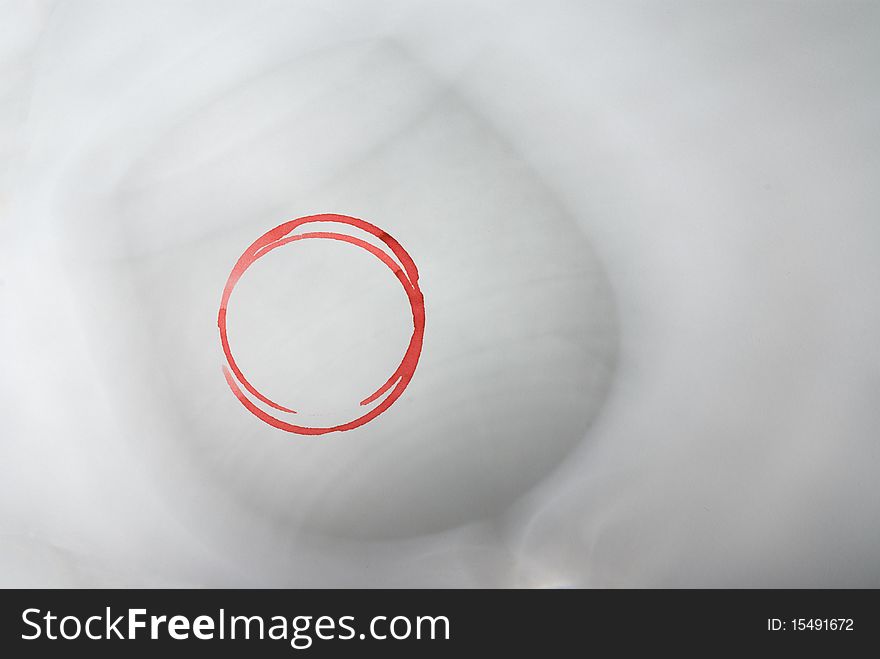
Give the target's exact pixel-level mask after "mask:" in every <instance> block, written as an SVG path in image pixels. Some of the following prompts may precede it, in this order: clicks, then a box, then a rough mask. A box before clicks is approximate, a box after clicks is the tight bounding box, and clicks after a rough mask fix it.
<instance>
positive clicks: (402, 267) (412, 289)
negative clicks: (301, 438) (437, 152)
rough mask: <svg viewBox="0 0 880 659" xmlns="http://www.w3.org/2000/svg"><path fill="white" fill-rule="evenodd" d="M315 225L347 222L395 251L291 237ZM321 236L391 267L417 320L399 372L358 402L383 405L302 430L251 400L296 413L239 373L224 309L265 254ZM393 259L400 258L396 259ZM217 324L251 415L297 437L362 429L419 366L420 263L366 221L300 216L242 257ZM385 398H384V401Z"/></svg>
mask: <svg viewBox="0 0 880 659" xmlns="http://www.w3.org/2000/svg"><path fill="white" fill-rule="evenodd" d="M313 222H333V223H336V224H347V225H349V226H353V227H355V228H357V229H361V230H362V231H365V232H367V233H369V234H371V235H373V236H375V237H376V238H378V239H379V240H380V241H381V242H382V243H384V244H385V245H386V246H387V247H388V249H390V250H391V254H389V253H388V252H386V251H385V250H383V249H381V248H379V247H377V246H376V245H374V244H372V243H370V242H367V241H366V240H362V239H361V238H357V237H355V236H350V235H348V234H345V233H335V232H329V231H313V232H307V233H296V234H294V233H293V232H294V231H295V230H296V229H298V228H299V227H301V226H303V225H306V224H311V223H313ZM319 238H321V239H326V240H339V241H342V242H346V243H350V244H352V245H356V246H357V247H360V248H362V249H365V250H366V251H368V252H369V253H370V254H372V255H373V256H375V257H376V258H378V259H379V260H380V261H381V262H382V263H384V264H385V265H386V266H387V267H388V269H389V270H391V272H393V273H394V276H395V277H397V280H398V281H399V282H400V284H401V286H403V290H404V292H405V293H406V296H407V298H408V299H409V303H410V307H411V308H412V318H413V333H412V338H410V341H409V346H408V347H407V349H406V353H405V354H404V355H403V359H402V360H401V361H400V364H399V365H398V367H397V369H396V370H395V371H394V372H393V373H392V374H391V377H389V378H388V380H387V381H386V382H385V384H383V385H382V386H381V387H379V388H378V389H377V390H376V391H375V392H373V393H372V394H370V395H369V396H367V397H366V398H365V399H364V400H362V401H361V403H360V404H361V406H368V405H370V404H372V403H375V402H376V401H378V400H379V399H382V400H381V402H380V403H379V404H378V405H376V407H374V408H372V409H371V410H370V411H369V412H366V413H365V414H363V415H361V416H359V417H357V418H356V419H354V420H352V421H348V422H347V423H342V424H339V425H335V426H327V427H311V426H300V425H296V424H293V423H288V422H287V421H283V420H282V419H279V418H278V417H277V416H273V415H272V414H270V413H269V412H266V411H265V410H263V409H262V408H261V407H259V406H258V405H257V404H256V403H255V402H254V401H252V400H251V399H250V398H249V397H248V395H247V394H250V395H251V396H252V397H253V398H255V399H257V400H258V401H260V402H261V403H263V404H264V405H265V406H267V407H269V408H272V409H274V410H278V411H280V412H286V413H288V414H296V412H295V411H294V410H292V409H290V408H288V407H284V406H282V405H279V404H278V403H276V402H274V401H272V400H270V399H269V398H267V397H266V396H264V395H263V394H261V393H260V392H259V391H257V389H256V387H254V385H252V384H251V383H250V382H249V381H248V379H247V378H246V377H245V375H244V373H242V371H241V369H240V368H239V367H238V364H236V362H235V358H234V357H233V356H232V350H231V349H230V347H229V338H228V337H227V334H226V309H227V306H228V305H229V297H230V296H231V295H232V291H233V290H234V289H235V285H236V284H237V283H238V280H239V279H241V276H242V275H243V274H244V273H245V271H246V270H247V269H248V268H249V267H250V266H251V265H253V263H254V262H255V261H256V260H257V259H259V258H261V257H263V256H265V255H266V254H268V253H269V252H271V251H272V250H273V249H277V248H279V247H281V246H283V245H286V244H288V243H292V242H295V241H297V240H310V239H319ZM394 257H396V260H395V258H394ZM217 326H218V327H219V328H220V343H221V345H222V346H223V354H224V355H225V356H226V365H225V366H224V367H223V375H224V376H225V377H226V382H227V384H229V388H230V389H231V390H232V393H233V394H235V396H236V398H238V400H239V401H241V404H242V405H244V406H245V408H247V409H248V411H250V412H251V414H253V415H254V416H256V417H257V418H259V419H261V420H263V421H265V422H266V423H268V424H269V425H270V426H273V427H275V428H278V429H280V430H285V431H287V432H292V433H297V434H299V435H323V434H325V433H328V432H337V431H344V430H351V429H353V428H357V427H359V426H362V425H364V424H365V423H368V422H370V421H372V420H373V419H375V418H376V417H377V416H379V415H380V414H382V413H383V412H384V411H385V410H387V409H388V408H389V407H391V405H392V404H393V403H394V401H396V400H397V399H398V398H400V396H401V394H402V393H403V391H404V389H406V387H407V385H409V383H410V380H412V377H413V374H414V373H415V370H416V366H417V365H418V363H419V356H420V355H421V352H422V341H423V339H424V335H425V300H424V297H423V296H422V291H421V289H420V288H419V273H418V270H417V269H416V264H415V263H414V262H413V260H412V258H410V256H409V254H408V253H407V252H406V250H405V249H404V248H403V247H402V246H401V244H400V243H399V242H397V241H396V240H395V239H394V238H392V237H391V236H389V235H388V234H387V233H385V232H384V231H383V230H382V229H380V228H379V227H377V226H374V225H372V224H370V223H369V222H364V221H363V220H359V219H357V218H354V217H348V216H347V215H337V214H335V213H323V214H321V215H309V216H306V217H300V218H298V219H296V220H291V221H290V222H285V223H284V224H281V225H279V226H277V227H275V228H274V229H272V230H271V231H267V232H266V233H264V234H263V235H262V236H260V237H259V238H257V240H255V241H254V242H253V244H251V246H250V247H248V248H247V249H246V250H245V252H244V254H242V255H241V256H240V257H239V259H238V261H237V262H236V264H235V266H234V267H233V268H232V272H231V273H230V274H229V279H227V280H226V286H225V287H224V289H223V298H222V299H221V301H220V314H219V316H218V318H217ZM245 392H247V393H245ZM386 394H387V395H386ZM383 396H384V398H382V397H383Z"/></svg>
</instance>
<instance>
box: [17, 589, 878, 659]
mask: <svg viewBox="0 0 880 659" xmlns="http://www.w3.org/2000/svg"><path fill="white" fill-rule="evenodd" d="M0 599H2V607H0V616H2V623H0V629H2V645H0V649H2V650H3V652H4V654H5V655H6V656H25V655H26V654H28V655H33V656H44V655H45V656H63V655H62V653H64V652H68V651H72V652H83V651H84V652H87V653H88V655H89V656H97V657H103V656H107V657H111V656H112V657H119V656H141V655H143V656H155V655H156V653H161V655H162V656H190V655H192V653H193V652H212V651H218V650H219V651H221V652H223V651H226V650H232V651H236V650H237V651H239V652H241V653H242V654H243V655H246V656H277V657H282V656H298V655H305V656H315V655H317V656H339V655H340V654H346V653H351V654H353V653H361V652H365V651H366V652H369V653H381V654H382V655H385V656H389V655H390V656H425V655H427V656H450V655H451V653H456V652H478V651H480V652H485V651H489V652H493V653H494V652H498V653H502V652H515V653H516V654H517V655H518V656H522V655H524V654H528V653H546V652H547V651H548V650H549V651H558V652H562V651H565V652H573V653H575V654H580V653H583V654H588V653H592V652H594V651H604V650H607V649H612V650H618V651H619V650H631V651H637V650H638V651H644V650H645V649H646V648H647V649H648V650H652V649H653V650H655V651H657V652H663V653H666V652H670V651H672V652H676V651H679V650H682V649H693V650H701V651H703V652H706V651H709V652H713V651H715V650H717V649H721V648H724V649H730V648H731V647H739V648H743V649H756V648H779V649H786V648H789V649H799V648H811V649H816V648H827V649H828V650H831V651H835V652H837V651H841V650H845V649H849V648H869V647H873V645H874V643H876V641H877V640H878V634H877V628H878V605H877V591H874V590H727V591H724V590H491V591H487V590H475V591H461V590H6V591H2V594H0ZM71 644H74V645H71ZM223 645H227V646H228V647H226V648H224V647H222V646H223Z"/></svg>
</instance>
